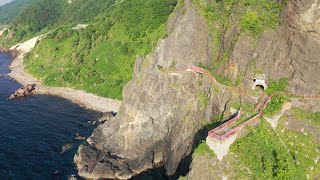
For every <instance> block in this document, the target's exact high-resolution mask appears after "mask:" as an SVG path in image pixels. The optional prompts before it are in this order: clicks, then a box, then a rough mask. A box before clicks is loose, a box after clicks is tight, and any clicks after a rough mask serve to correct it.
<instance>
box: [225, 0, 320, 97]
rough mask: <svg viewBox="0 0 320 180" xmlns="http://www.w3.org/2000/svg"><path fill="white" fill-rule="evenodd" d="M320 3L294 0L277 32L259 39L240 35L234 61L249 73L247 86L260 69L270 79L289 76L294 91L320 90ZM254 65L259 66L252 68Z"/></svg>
mask: <svg viewBox="0 0 320 180" xmlns="http://www.w3.org/2000/svg"><path fill="white" fill-rule="evenodd" d="M319 6H320V2H319V1H318V0H302V1H295V0H290V1H288V4H287V6H286V7H285V8H284V10H283V13H282V21H283V22H282V23H281V25H280V27H279V28H277V29H276V30H275V31H267V32H266V33H264V34H263V35H262V37H260V38H259V39H258V40H257V42H255V41H256V40H253V39H252V38H249V37H248V36H247V35H245V34H243V35H240V37H239V39H238V41H237V43H236V44H235V47H234V51H233V53H232V56H231V58H230V63H233V64H236V65H235V66H236V67H237V69H238V71H237V72H238V73H239V74H241V75H245V77H246V78H247V80H248V81H246V82H247V87H249V86H250V83H251V82H252V77H251V75H252V74H254V73H255V71H260V72H262V73H264V74H267V76H268V78H269V79H276V80H277V79H279V78H281V77H288V78H289V86H290V91H292V92H309V93H317V92H319V91H320V79H319V76H320V71H319V70H318V69H319V68H320V61H319V57H320V51H319V49H320V8H319ZM252 44H256V46H253V45H252ZM252 64H254V65H255V67H253V69H250V66H252Z"/></svg>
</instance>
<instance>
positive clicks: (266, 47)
mask: <svg viewBox="0 0 320 180" xmlns="http://www.w3.org/2000/svg"><path fill="white" fill-rule="evenodd" d="M319 4H320V2H319V1H318V0H312V1H311V0H302V1H298V0H291V1H289V2H288V5H287V6H286V8H285V9H284V10H283V13H282V16H283V20H284V21H283V23H282V24H281V25H280V27H278V28H277V29H276V30H270V31H267V32H265V33H264V34H263V35H262V36H261V37H260V38H258V39H254V38H252V37H250V36H249V35H248V34H245V33H242V34H240V36H239V38H238V40H237V42H236V43H235V44H234V49H233V50H232V52H231V56H230V59H229V62H228V64H227V65H225V66H223V67H222V69H221V71H220V72H222V73H221V74H225V75H228V76H231V77H232V78H234V79H235V78H237V77H238V76H241V77H244V79H243V81H242V83H243V85H244V86H245V87H248V88H251V84H252V80H253V76H254V75H255V74H256V73H263V74H266V75H267V76H268V78H269V79H279V78H281V77H289V80H290V90H291V91H296V92H299V91H309V92H318V91H319V90H320V86H319V84H320V83H319V81H320V79H319V78H318V76H319V75H320V74H318V73H320V71H318V68H319V67H320V66H319V60H318V57H320V51H319V48H320V36H319V32H320V31H319V27H320V21H319V19H320V18H319V14H320V12H319V11H320V8H319ZM178 6H180V5H178ZM233 29H235V31H233V30H230V31H229V32H231V34H232V33H233V34H238V33H239V32H238V30H237V28H234V27H233ZM208 31H209V30H208V27H207V21H206V19H204V18H203V16H202V15H201V13H199V12H198V11H197V8H196V7H195V6H194V5H193V4H192V3H191V1H190V0H185V1H184V2H183V3H182V4H181V6H180V7H177V9H176V10H175V12H174V13H173V15H172V16H171V18H170V20H169V22H168V28H167V32H168V37H167V38H165V39H164V40H162V41H160V42H159V44H158V46H157V48H156V49H155V51H154V52H153V53H152V54H151V55H149V56H148V57H146V58H137V61H136V64H135V72H134V78H133V80H132V81H130V82H129V83H128V84H127V85H126V86H125V88H124V91H123V97H124V100H123V105H122V107H121V109H120V111H119V113H118V115H117V116H116V118H115V119H113V120H111V121H109V122H106V123H104V124H103V125H100V126H99V127H98V128H97V129H96V130H95V131H94V133H93V135H92V136H91V137H90V138H89V139H88V144H87V145H82V146H80V148H79V150H78V153H77V154H76V156H75V158H74V162H75V163H76V165H77V168H78V171H79V175H81V176H83V177H86V178H93V179H98V178H117V179H127V178H131V177H132V176H134V175H137V174H139V173H141V172H143V171H145V170H147V169H151V168H155V167H159V166H164V167H165V168H166V170H167V174H168V175H172V174H174V173H175V171H176V169H177V167H178V164H179V162H180V160H181V159H182V158H183V157H185V156H186V155H188V154H189V153H190V152H191V150H192V146H193V142H194V137H195V134H196V133H197V132H198V131H199V130H200V129H201V128H202V127H203V123H204V122H205V121H206V120H209V119H210V118H211V117H212V116H213V115H217V114H220V113H222V112H225V111H226V107H225V105H226V104H227V103H228V102H229V101H230V99H231V98H234V97H232V93H228V92H219V93H215V92H214V89H212V86H211V84H210V82H209V81H208V80H207V79H206V78H204V77H203V76H202V75H200V74H195V73H191V72H164V71H162V70H161V67H163V68H170V67H185V66H190V65H199V64H202V65H210V62H211V59H212V57H210V54H211V52H210V47H211V46H212V45H211V44H210V43H209V42H210V38H209V37H210V36H209V32H208ZM225 37H226V38H228V36H225ZM230 39H231V40H232V38H229V40H228V39H225V41H226V42H228V41H230ZM222 41H224V40H223V39H222ZM227 44H228V43H227ZM229 44H230V42H229ZM226 48H227V47H226ZM253 64H254V67H253V66H252V65H253ZM231 66H232V70H230V67H231ZM235 98H238V97H235ZM240 98H241V97H240ZM249 98H250V97H249ZM199 167H201V165H200V166H199ZM192 174H193V175H195V176H194V177H197V175H196V173H194V172H192ZM216 174H217V173H216Z"/></svg>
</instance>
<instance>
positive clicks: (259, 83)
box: [252, 74, 268, 90]
mask: <svg viewBox="0 0 320 180" xmlns="http://www.w3.org/2000/svg"><path fill="white" fill-rule="evenodd" d="M267 83H268V79H267V77H266V75H265V74H260V75H256V76H255V77H254V78H253V84H252V90H255V89H256V88H257V87H261V88H262V89H263V90H265V89H267V88H268V85H267Z"/></svg>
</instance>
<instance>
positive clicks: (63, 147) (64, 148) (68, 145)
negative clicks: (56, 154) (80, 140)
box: [60, 144, 73, 154]
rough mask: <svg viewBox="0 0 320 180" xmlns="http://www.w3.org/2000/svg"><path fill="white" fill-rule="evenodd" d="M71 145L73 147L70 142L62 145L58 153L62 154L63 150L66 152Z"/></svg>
mask: <svg viewBox="0 0 320 180" xmlns="http://www.w3.org/2000/svg"><path fill="white" fill-rule="evenodd" d="M72 147H73V145H72V144H66V145H64V146H62V150H61V152H60V154H64V153H65V152H67V151H68V150H69V149H71V148H72Z"/></svg>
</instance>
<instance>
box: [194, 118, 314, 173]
mask: <svg viewBox="0 0 320 180" xmlns="http://www.w3.org/2000/svg"><path fill="white" fill-rule="evenodd" d="M284 129H285V127H283V126H282V125H279V126H278V128H277V129H276V130H275V131H274V130H273V129H272V128H271V126H270V125H269V124H268V123H267V122H265V121H264V120H262V121H261V123H260V125H259V126H258V127H256V128H254V129H253V128H251V129H250V130H251V133H250V134H249V135H248V136H247V137H245V138H242V139H239V140H237V141H236V142H235V143H234V144H232V145H231V147H230V152H229V154H228V155H227V156H226V157H225V159H226V162H224V164H228V166H224V167H225V168H222V169H221V167H222V166H220V165H219V163H217V164H216V163H213V162H212V161H216V158H214V157H215V155H214V153H213V151H212V150H210V149H209V147H208V146H207V145H206V144H205V142H202V143H201V144H200V145H199V146H198V147H197V148H196V150H195V153H194V154H193V159H199V157H202V159H203V158H204V159H205V161H207V162H208V163H209V164H216V165H217V167H216V166H211V167H205V168H208V169H210V170H208V176H210V177H213V176H212V175H214V174H222V175H224V176H230V177H233V178H231V179H307V177H309V178H310V179H315V178H319V174H318V173H319V172H320V165H319V163H317V162H316V161H315V160H316V158H317V157H319V155H320V154H319V149H320V145H319V144H318V143H317V142H316V140H315V139H314V138H313V137H312V136H311V135H310V134H308V135H304V134H302V133H298V132H295V131H290V130H284ZM283 130H284V131H283ZM210 162H211V163H210ZM193 163H205V162H204V161H203V160H202V161H201V162H193ZM218 166H219V167H218ZM230 168H231V169H230ZM210 173H212V174H211V175H210Z"/></svg>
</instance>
